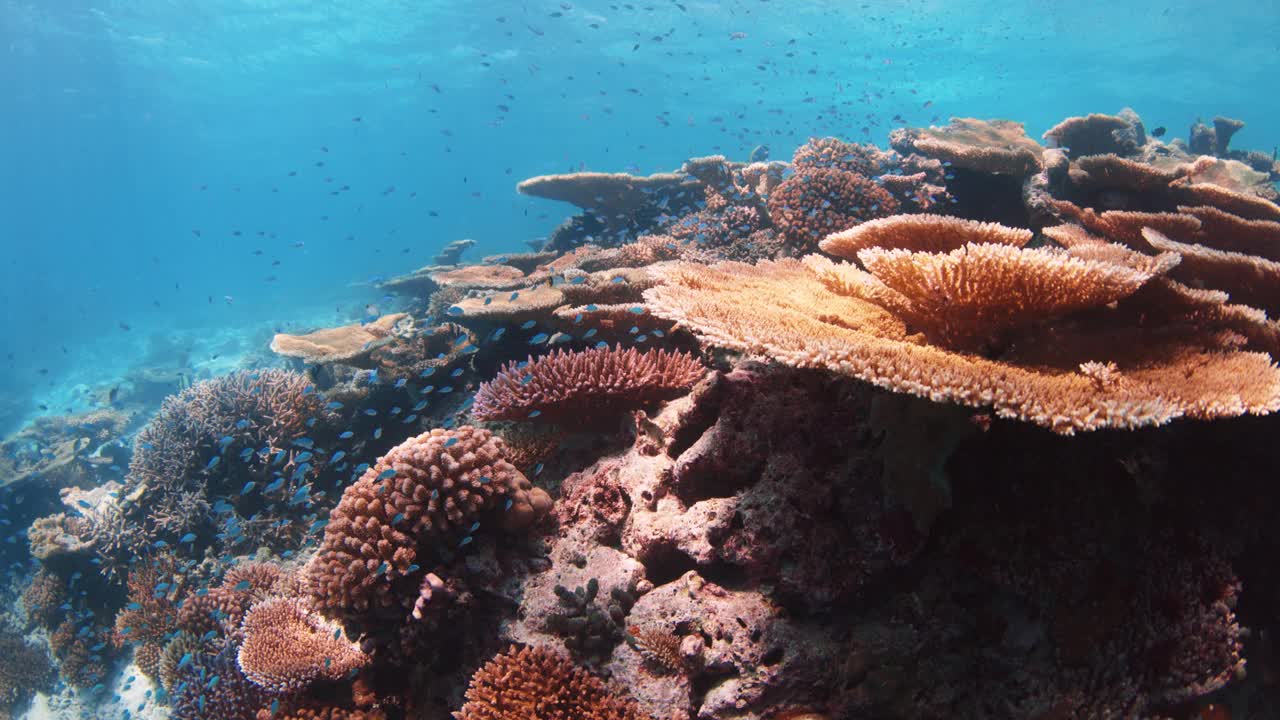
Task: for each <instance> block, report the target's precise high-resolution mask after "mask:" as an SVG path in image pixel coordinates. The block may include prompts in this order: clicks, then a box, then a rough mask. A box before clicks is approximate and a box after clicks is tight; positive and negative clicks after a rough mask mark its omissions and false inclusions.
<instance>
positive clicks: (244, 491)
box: [240, 480, 258, 495]
mask: <svg viewBox="0 0 1280 720" xmlns="http://www.w3.org/2000/svg"><path fill="white" fill-rule="evenodd" d="M257 484H258V483H256V482H254V481H253V480H250V481H249V482H247V483H245V484H244V487H242V488H240V494H241V495H247V494H249V491H250V490H252V489H253V486H254V485H257Z"/></svg>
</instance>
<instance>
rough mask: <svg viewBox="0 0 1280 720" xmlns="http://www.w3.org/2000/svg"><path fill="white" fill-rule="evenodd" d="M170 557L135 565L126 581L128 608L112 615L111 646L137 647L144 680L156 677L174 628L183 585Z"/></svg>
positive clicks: (181, 575)
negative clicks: (128, 645)
mask: <svg viewBox="0 0 1280 720" xmlns="http://www.w3.org/2000/svg"><path fill="white" fill-rule="evenodd" d="M184 580H185V578H184V576H183V574H182V573H181V572H180V571H179V570H178V567H177V564H176V562H175V561H174V559H173V556H172V555H168V554H166V555H161V556H159V557H156V558H152V559H150V560H149V561H146V562H142V563H140V564H138V565H135V566H134V567H133V568H132V569H130V570H129V577H128V580H127V585H128V590H129V604H128V605H126V606H125V609H124V610H122V611H120V613H119V614H118V615H116V619H115V633H114V635H113V636H112V642H113V643H114V644H115V646H116V647H123V646H124V645H126V644H135V645H137V646H138V650H137V656H138V658H139V663H138V667H139V669H141V670H142V672H143V673H145V674H146V675H147V676H148V677H151V678H153V679H156V678H159V676H160V667H159V663H160V656H161V653H162V651H163V648H164V645H165V643H167V642H168V640H169V636H170V635H171V634H172V633H173V632H174V631H175V630H176V629H177V626H178V606H177V603H176V602H175V601H176V600H177V599H178V598H179V597H181V595H182V593H183V590H184V586H185V582H184Z"/></svg>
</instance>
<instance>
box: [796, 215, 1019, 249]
mask: <svg viewBox="0 0 1280 720" xmlns="http://www.w3.org/2000/svg"><path fill="white" fill-rule="evenodd" d="M1032 236H1033V233H1032V232H1031V231H1030V230H1022V229H1019V228H1011V227H1006V226H1004V225H1001V224H999V223H984V222H977V221H975V220H965V219H964V218H957V217H949V216H945V215H894V216H892V217H887V218H880V219H879V220H868V221H867V222H864V223H861V224H859V225H855V226H854V227H851V228H849V229H848V230H842V231H840V232H837V233H832V234H830V235H828V236H826V237H825V238H823V240H822V242H821V243H819V244H818V247H819V248H821V250H822V251H823V252H825V253H830V254H832V255H835V256H837V257H842V258H845V259H846V260H852V259H854V258H856V257H857V256H858V251H860V250H865V249H867V248H884V249H886V250H912V251H916V252H948V251H951V250H956V249H959V248H961V247H963V246H964V245H967V244H970V243H972V244H975V245H977V244H984V243H985V244H992V243H994V244H1000V245H1012V246H1014V247H1022V246H1023V245H1026V244H1027V243H1029V242H1031V238H1032Z"/></svg>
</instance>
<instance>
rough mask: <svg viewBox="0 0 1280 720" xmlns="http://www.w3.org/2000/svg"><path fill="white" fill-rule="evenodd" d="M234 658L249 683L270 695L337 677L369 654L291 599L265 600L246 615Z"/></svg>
mask: <svg viewBox="0 0 1280 720" xmlns="http://www.w3.org/2000/svg"><path fill="white" fill-rule="evenodd" d="M242 630H243V633H244V641H243V642H242V643H241V644H240V650H239V653H238V654H237V656H236V662H237V664H238V665H239V667H240V671H241V672H243V673H244V675H245V677H246V678H248V679H249V680H250V681H251V682H253V683H255V684H256V685H258V686H259V687H261V688H262V689H264V690H266V691H267V692H269V693H271V694H275V695H281V694H287V693H291V692H294V691H298V690H302V689H303V688H305V687H306V686H307V685H309V684H311V682H312V681H313V680H316V679H318V678H328V679H330V680H338V679H341V678H342V677H343V676H344V675H346V674H347V673H350V672H352V671H353V670H356V669H358V668H361V667H364V666H365V665H367V664H368V662H369V659H370V658H369V656H368V655H366V654H365V653H364V652H363V651H361V650H360V647H359V646H358V645H356V644H355V643H353V642H351V641H349V640H347V639H346V638H344V637H343V636H342V629H341V627H340V626H338V625H337V624H335V623H333V622H331V621H329V620H326V619H325V618H323V617H321V616H320V615H318V614H317V613H315V612H312V611H311V610H309V609H308V608H307V607H306V605H305V604H304V603H303V602H302V601H301V600H298V599H294V598H271V599H268V600H264V601H262V602H260V603H258V604H256V605H254V606H253V607H251V608H249V611H248V612H247V613H245V616H244V621H243V626H242Z"/></svg>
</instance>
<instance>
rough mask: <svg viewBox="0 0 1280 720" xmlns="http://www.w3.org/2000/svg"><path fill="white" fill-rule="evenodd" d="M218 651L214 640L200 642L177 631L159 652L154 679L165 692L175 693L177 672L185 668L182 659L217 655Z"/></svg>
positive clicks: (189, 635)
mask: <svg viewBox="0 0 1280 720" xmlns="http://www.w3.org/2000/svg"><path fill="white" fill-rule="evenodd" d="M218 650H219V648H218V644H217V642H216V641H214V640H202V639H200V638H199V637H197V636H195V635H192V634H191V633H189V632H186V631H185V630H182V631H179V632H177V633H176V634H174V635H173V637H171V638H169V640H168V641H167V642H166V643H165V644H164V648H163V649H162V650H161V651H160V657H158V658H156V662H155V669H156V672H155V678H156V679H157V680H159V681H160V686H161V687H163V688H164V689H165V690H166V691H168V692H170V693H173V692H176V691H177V688H178V677H179V672H178V671H179V670H180V669H182V667H185V665H184V663H183V662H182V659H183V658H184V657H187V656H188V655H189V656H191V657H192V658H195V657H198V656H201V655H217V654H218ZM187 662H188V663H189V662H191V661H190V660H188V661H187Z"/></svg>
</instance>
